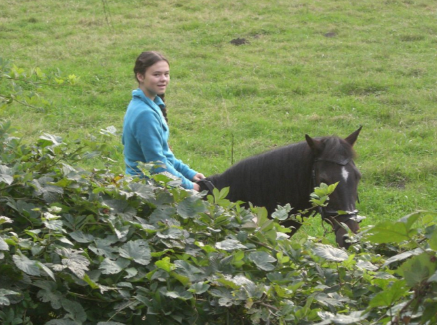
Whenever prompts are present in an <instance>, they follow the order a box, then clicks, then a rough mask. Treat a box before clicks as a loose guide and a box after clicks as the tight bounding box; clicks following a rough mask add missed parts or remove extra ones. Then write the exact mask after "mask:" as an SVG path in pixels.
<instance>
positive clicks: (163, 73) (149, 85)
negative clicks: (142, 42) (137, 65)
mask: <svg viewBox="0 0 437 325" xmlns="http://www.w3.org/2000/svg"><path fill="white" fill-rule="evenodd" d="M137 79H138V81H139V87H140V89H141V90H142V91H143V92H144V94H145V95H146V96H147V97H149V98H150V99H152V100H154V99H155V97H156V95H162V94H164V93H165V90H166V89H167V86H168V84H169V82H170V67H169V65H168V63H167V62H166V61H158V62H156V63H155V64H154V65H152V66H150V67H148V68H147V70H146V72H145V73H144V74H141V73H137Z"/></svg>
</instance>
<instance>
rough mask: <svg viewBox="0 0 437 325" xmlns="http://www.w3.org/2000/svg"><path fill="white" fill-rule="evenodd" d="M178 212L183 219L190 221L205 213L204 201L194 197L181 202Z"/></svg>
mask: <svg viewBox="0 0 437 325" xmlns="http://www.w3.org/2000/svg"><path fill="white" fill-rule="evenodd" d="M176 211H177V212H178V214H179V215H180V216H181V217H182V218H184V219H188V218H191V217H193V216H195V215H197V214H199V213H202V212H205V211H206V208H205V205H204V201H203V200H200V199H199V198H198V197H196V196H194V195H193V196H189V197H187V198H185V199H184V200H183V201H182V202H180V203H179V204H178V206H177V209H176Z"/></svg>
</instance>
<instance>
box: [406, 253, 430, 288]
mask: <svg viewBox="0 0 437 325" xmlns="http://www.w3.org/2000/svg"><path fill="white" fill-rule="evenodd" d="M434 259H435V257H434V256H432V255H431V254H429V253H422V254H420V255H417V256H414V257H412V258H411V259H409V260H408V261H406V262H405V263H404V264H402V265H401V267H400V268H399V269H398V273H399V274H401V275H402V276H403V277H404V278H405V281H406V282H407V284H408V285H409V286H410V287H414V286H415V285H416V284H419V283H421V282H422V281H424V280H428V278H429V277H431V276H432V275H433V274H434V272H435V271H436V267H437V264H436V263H435V262H434Z"/></svg>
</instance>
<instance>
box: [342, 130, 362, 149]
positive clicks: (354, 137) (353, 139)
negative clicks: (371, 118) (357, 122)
mask: <svg viewBox="0 0 437 325" xmlns="http://www.w3.org/2000/svg"><path fill="white" fill-rule="evenodd" d="M362 128H363V127H362V126H360V127H359V129H358V130H356V131H355V132H353V133H352V134H351V135H349V136H348V137H347V138H346V139H344V140H345V141H346V142H347V143H349V144H350V145H351V146H353V145H354V144H355V142H356V141H357V138H358V135H359V134H360V131H361V129H362Z"/></svg>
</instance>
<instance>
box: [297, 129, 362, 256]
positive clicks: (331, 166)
mask: <svg viewBox="0 0 437 325" xmlns="http://www.w3.org/2000/svg"><path fill="white" fill-rule="evenodd" d="M360 131H361V127H360V128H359V129H358V130H356V131H355V132H353V133H352V134H351V135H349V136H348V137H346V138H345V139H341V138H338V137H327V138H320V139H315V138H311V137H310V136H308V135H305V139H306V141H307V143H308V145H309V147H310V148H311V151H312V153H313V156H314V160H313V169H312V174H313V175H312V177H313V181H312V182H313V186H314V187H316V186H318V185H319V184H320V183H325V184H334V183H338V185H337V187H336V189H335V191H334V192H333V193H332V194H331V195H330V197H329V202H328V205H327V206H326V207H322V208H320V209H319V212H320V214H321V215H322V218H323V219H324V220H325V221H328V222H329V223H330V224H331V225H332V227H333V229H334V231H335V235H336V241H337V244H338V245H339V246H340V247H346V248H347V247H349V246H350V244H349V243H348V242H347V239H348V231H347V230H346V229H344V228H343V226H342V224H345V225H346V226H347V227H348V228H349V229H350V230H351V231H352V232H353V233H357V232H358V230H359V224H358V220H357V213H358V210H357V209H356V207H355V204H356V202H357V200H358V183H359V181H360V178H361V173H360V172H359V171H358V169H357V167H356V166H355V164H354V161H353V158H354V150H353V146H354V144H355V142H356V140H357V138H358V135H359V133H360ZM339 211H342V212H339Z"/></svg>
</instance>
